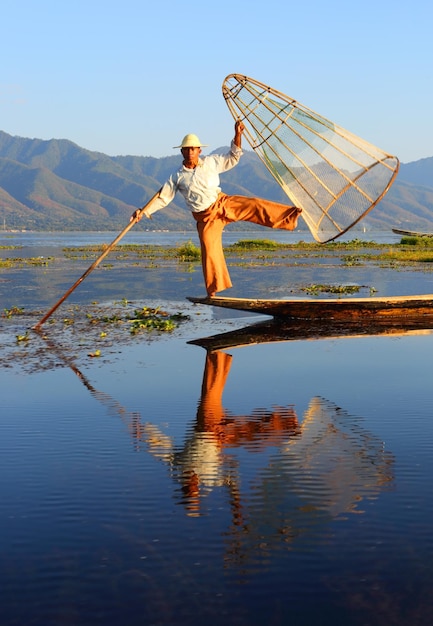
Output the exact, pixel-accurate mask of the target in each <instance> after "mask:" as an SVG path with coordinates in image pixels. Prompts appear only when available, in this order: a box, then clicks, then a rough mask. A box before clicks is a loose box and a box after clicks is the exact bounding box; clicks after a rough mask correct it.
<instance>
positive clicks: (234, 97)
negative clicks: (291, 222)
mask: <svg viewBox="0 0 433 626" xmlns="http://www.w3.org/2000/svg"><path fill="white" fill-rule="evenodd" d="M222 89H223V95H224V98H225V100H226V103H227V106H228V107H229V109H230V112H231V113H232V115H233V117H234V118H235V119H241V120H242V121H243V122H244V124H245V138H246V139H247V141H248V143H249V144H250V145H251V147H252V148H253V150H254V151H255V152H256V154H257V155H258V156H259V157H260V159H261V160H262V161H263V163H264V164H265V165H266V167H267V168H268V169H269V171H270V172H271V174H272V175H273V176H274V178H275V179H276V180H277V182H278V183H279V184H280V185H281V187H282V188H283V189H284V191H285V193H286V194H287V195H288V197H289V198H290V200H291V201H292V203H293V204H294V205H296V206H298V207H301V208H302V210H303V211H302V217H303V218H304V220H305V222H306V223H307V225H308V227H309V229H310V231H311V233H312V235H313V237H314V238H315V239H316V241H319V242H321V243H326V242H327V241H332V240H333V239H336V238H337V237H339V236H340V235H342V234H343V233H345V232H346V231H347V230H348V229H349V228H351V227H352V226H353V225H354V224H356V223H357V222H359V220H360V219H361V218H363V217H364V216H365V215H366V214H367V213H368V212H369V211H370V210H371V209H372V208H373V207H374V206H375V205H376V204H377V203H378V202H379V201H380V200H381V199H382V198H383V196H384V195H385V194H386V192H387V191H388V189H389V188H390V187H391V185H392V183H393V182H394V179H395V177H396V175H397V172H398V168H399V161H398V159H397V157H395V156H391V155H389V154H387V153H385V152H383V151H382V150H380V149H379V148H377V147H376V146H373V145H372V144H370V143H368V142H367V141H364V140H363V139H360V138H359V137H357V136H356V135H353V134H352V133H350V132H349V131H347V130H345V129H344V128H341V127H340V126H337V125H336V124H333V123H332V122H330V121H329V120H327V119H325V118H323V117H321V116H320V115H318V114H317V113H314V111H311V110H310V109H308V108H307V107H305V106H303V105H302V104H300V103H299V102H296V100H293V99H292V98H290V97H288V96H286V95H284V94H282V93H280V92H278V91H276V90H275V89H272V88H270V87H267V86H266V85H264V84H262V83H259V82H258V81H256V80H254V79H252V78H248V77H247V76H241V75H239V74H230V75H229V76H227V78H226V79H225V80H224V83H223V87H222Z"/></svg>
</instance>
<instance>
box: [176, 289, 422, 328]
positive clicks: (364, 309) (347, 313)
mask: <svg viewBox="0 0 433 626" xmlns="http://www.w3.org/2000/svg"><path fill="white" fill-rule="evenodd" d="M188 300H189V301H190V302H193V303H195V304H207V305H210V306H217V307H223V308H227V309H236V310H238V311H248V312H250V313H261V314H264V315H272V316H273V317H277V318H297V319H304V320H316V321H317V320H324V319H326V320H341V321H343V320H357V321H364V322H367V323H371V322H373V323H375V322H376V321H377V320H378V319H383V320H393V319H403V318H408V317H411V318H412V319H414V318H421V317H425V316H430V317H431V319H432V320H433V294H429V295H422V296H389V297H372V298H326V299H324V298H323V299H315V298H303V299H298V300H264V299H263V300H262V299H260V300H258V299H252V298H224V297H219V296H218V297H215V298H209V297H206V298H194V297H190V298H188Z"/></svg>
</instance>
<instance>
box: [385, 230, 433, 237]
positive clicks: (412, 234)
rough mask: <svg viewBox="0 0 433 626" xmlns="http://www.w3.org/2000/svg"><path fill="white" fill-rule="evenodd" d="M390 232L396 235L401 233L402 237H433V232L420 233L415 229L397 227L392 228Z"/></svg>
mask: <svg viewBox="0 0 433 626" xmlns="http://www.w3.org/2000/svg"><path fill="white" fill-rule="evenodd" d="M392 232H393V233H395V234H396V235H403V237H433V233H420V232H417V231H415V230H400V229H399V228H393V229H392Z"/></svg>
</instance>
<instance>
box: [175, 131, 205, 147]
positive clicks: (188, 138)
mask: <svg viewBox="0 0 433 626" xmlns="http://www.w3.org/2000/svg"><path fill="white" fill-rule="evenodd" d="M206 146H207V144H206V143H201V141H200V139H199V138H198V137H197V135H192V134H189V135H185V137H184V138H183V139H182V143H181V144H180V146H173V148H204V147H206Z"/></svg>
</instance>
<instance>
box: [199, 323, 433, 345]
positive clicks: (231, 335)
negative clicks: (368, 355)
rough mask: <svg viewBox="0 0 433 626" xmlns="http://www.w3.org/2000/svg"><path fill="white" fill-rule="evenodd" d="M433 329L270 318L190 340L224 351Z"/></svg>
mask: <svg viewBox="0 0 433 626" xmlns="http://www.w3.org/2000/svg"><path fill="white" fill-rule="evenodd" d="M432 332H433V320H432V323H431V325H430V327H429V325H428V324H426V322H425V320H423V319H422V318H420V319H416V320H414V319H401V320H393V321H392V322H389V321H383V320H373V321H372V322H368V323H365V322H358V321H354V322H350V323H349V322H341V321H340V322H334V321H329V320H325V321H323V320H316V321H314V320H313V321H311V322H310V321H305V320H284V321H280V320H267V321H265V322H259V323H258V324H252V325H250V326H245V327H244V328H240V329H237V330H232V331H229V332H226V333H220V334H218V335H212V336H210V337H203V338H201V339H194V340H192V341H189V342H188V343H190V344H192V345H196V346H201V347H202V348H205V349H207V350H211V351H212V350H224V349H226V348H234V347H237V346H239V347H240V346H247V345H251V344H256V343H272V342H277V341H294V340H299V339H331V338H332V339H334V338H338V337H354V336H361V335H393V336H395V335H404V334H409V333H414V334H421V333H426V334H430V333H432Z"/></svg>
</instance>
